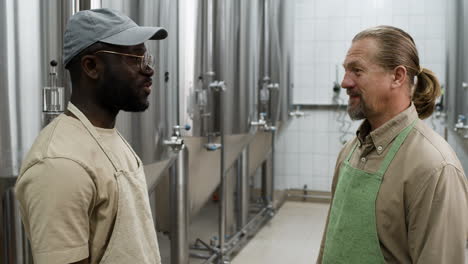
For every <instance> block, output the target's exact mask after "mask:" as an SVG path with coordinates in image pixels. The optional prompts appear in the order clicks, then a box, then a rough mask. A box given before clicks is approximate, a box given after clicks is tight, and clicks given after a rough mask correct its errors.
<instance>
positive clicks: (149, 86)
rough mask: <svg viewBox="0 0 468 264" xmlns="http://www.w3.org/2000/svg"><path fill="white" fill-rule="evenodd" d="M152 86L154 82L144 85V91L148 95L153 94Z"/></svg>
mask: <svg viewBox="0 0 468 264" xmlns="http://www.w3.org/2000/svg"><path fill="white" fill-rule="evenodd" d="M152 85H153V82H145V83H144V84H143V90H144V91H145V92H146V93H147V94H150V93H151V89H152Z"/></svg>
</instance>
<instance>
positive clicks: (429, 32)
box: [424, 15, 446, 40]
mask: <svg viewBox="0 0 468 264" xmlns="http://www.w3.org/2000/svg"><path fill="white" fill-rule="evenodd" d="M425 19H426V31H425V34H424V37H425V38H426V39H441V40H444V39H445V32H446V29H445V16H442V15H439V16H437V15H434V16H426V17H425Z"/></svg>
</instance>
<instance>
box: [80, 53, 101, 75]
mask: <svg viewBox="0 0 468 264" xmlns="http://www.w3.org/2000/svg"><path fill="white" fill-rule="evenodd" d="M101 65H102V63H101V62H100V61H99V58H98V57H97V56H94V55H85V56H83V57H82V58H81V68H82V69H83V72H84V74H85V75H86V76H88V77H89V78H90V79H93V80H96V79H98V78H99V75H100V74H101Z"/></svg>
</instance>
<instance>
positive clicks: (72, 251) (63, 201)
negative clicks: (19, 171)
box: [15, 158, 96, 264]
mask: <svg viewBox="0 0 468 264" xmlns="http://www.w3.org/2000/svg"><path fill="white" fill-rule="evenodd" d="M15 188H16V197H17V199H18V201H19V204H20V210H21V215H22V219H23V224H24V227H25V230H26V233H27V234H28V237H29V239H30V242H31V247H32V252H33V257H34V262H35V263H36V264H42V263H47V264H55V263H57V264H59V263H60V264H63V263H72V262H76V261H79V260H83V259H85V258H88V257H89V249H88V248H89V247H88V240H89V215H90V213H91V211H92V208H93V204H94V197H95V193H96V188H95V185H94V182H93V180H92V179H91V177H90V175H89V173H88V172H87V171H86V170H85V169H84V168H83V167H82V166H81V165H79V164H78V163H76V162H74V161H72V160H69V159H64V158H54V159H45V160H43V161H41V162H39V163H37V164H35V165H34V166H32V167H31V168H29V169H28V170H27V171H26V172H25V173H23V175H21V177H20V178H19V180H18V182H17V184H16V187H15Z"/></svg>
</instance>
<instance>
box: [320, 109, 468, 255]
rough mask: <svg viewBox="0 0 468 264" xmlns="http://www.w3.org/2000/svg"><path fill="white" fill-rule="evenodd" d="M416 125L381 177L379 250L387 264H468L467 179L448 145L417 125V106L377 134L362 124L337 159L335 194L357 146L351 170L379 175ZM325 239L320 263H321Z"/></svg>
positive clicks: (376, 130) (378, 208) (418, 122)
mask: <svg viewBox="0 0 468 264" xmlns="http://www.w3.org/2000/svg"><path fill="white" fill-rule="evenodd" d="M414 120H417V121H416V125H415V127H414V128H413V130H412V131H411V132H410V134H409V135H408V137H407V138H406V140H405V142H403V144H402V146H401V147H400V149H399V151H398V153H397V154H396V156H395V158H394V159H393V161H392V163H391V164H390V166H389V167H388V170H387V172H386V173H385V175H384V176H383V180H382V184H381V186H380V190H379V193H378V196H377V200H376V212H375V213H376V221H377V234H378V237H379V241H380V248H381V250H382V253H383V256H384V258H385V261H386V263H424V264H432V263H434V264H436V263H437V264H441V263H460V264H462V263H465V262H464V258H465V245H466V241H467V238H468V185H467V180H466V177H465V173H464V172H463V168H462V166H461V163H460V161H459V160H458V158H457V156H456V154H455V152H454V151H453V150H452V148H451V147H450V146H449V145H448V143H447V142H446V141H445V140H444V139H443V138H442V137H440V136H439V135H438V134H437V133H436V132H434V131H433V130H432V129H431V128H429V127H428V126H427V125H426V124H425V123H424V122H423V121H421V120H419V118H418V114H417V112H416V108H415V107H414V105H413V104H412V105H411V106H410V107H409V108H408V109H406V110H405V111H403V112H402V113H400V114H398V115H397V116H395V117H394V118H393V119H391V120H390V121H388V122H387V123H385V124H384V125H382V126H381V127H379V128H377V129H375V130H374V131H371V127H370V124H369V123H368V121H367V120H366V121H364V122H363V123H362V124H361V126H360V128H359V129H358V131H357V136H356V138H354V139H353V140H352V141H350V142H348V143H347V144H346V145H345V147H344V148H343V149H342V151H341V152H340V154H339V156H338V160H337V163H336V168H335V174H334V177H333V183H332V194H334V193H335V190H336V185H337V183H338V176H339V172H340V168H341V165H342V163H343V161H344V159H345V158H346V156H347V155H348V154H349V152H350V151H351V150H352V148H353V146H354V145H355V144H357V145H358V147H357V148H356V150H355V152H354V153H353V155H352V156H351V158H350V164H351V165H352V166H353V167H355V168H358V169H360V170H363V171H366V172H370V173H375V172H376V171H377V170H378V169H379V167H380V164H381V162H382V161H383V158H384V157H385V155H386V154H387V152H388V150H389V149H390V146H391V144H392V143H393V141H394V139H395V138H396V137H397V136H398V134H399V133H400V132H401V131H402V130H403V129H404V128H406V127H407V126H408V125H410V124H411V123H412V122H413V121H414ZM344 217H346V216H344ZM327 222H328V221H327ZM326 230H327V229H326V228H325V231H326ZM325 236H326V234H324V238H323V239H322V245H321V248H320V255H319V259H318V263H321V260H322V254H323V248H324V242H325Z"/></svg>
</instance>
